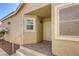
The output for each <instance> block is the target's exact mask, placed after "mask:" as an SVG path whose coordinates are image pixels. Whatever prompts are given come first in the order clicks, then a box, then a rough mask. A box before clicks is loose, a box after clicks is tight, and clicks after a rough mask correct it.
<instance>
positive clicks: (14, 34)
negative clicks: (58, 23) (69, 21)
mask: <svg viewBox="0 0 79 59" xmlns="http://www.w3.org/2000/svg"><path fill="white" fill-rule="evenodd" d="M46 5H47V4H30V3H29V4H27V5H23V7H22V8H21V9H20V10H19V13H17V15H15V16H13V17H10V18H8V19H7V20H5V21H4V22H3V23H4V24H5V25H6V26H7V22H8V21H11V23H12V24H11V26H10V27H11V28H10V30H11V32H10V33H9V34H8V35H9V36H8V37H7V38H8V39H7V38H6V39H5V40H7V41H9V42H13V43H17V44H26V43H29V42H30V43H36V42H37V40H36V37H35V36H36V34H37V33H35V32H31V33H29V32H27V33H25V32H24V30H23V21H24V20H23V16H24V14H25V13H29V12H30V11H34V10H36V9H38V8H41V7H44V6H46ZM56 5H59V4H52V20H51V21H52V23H51V24H52V31H51V32H52V33H51V34H52V36H51V37H52V54H55V55H79V51H78V49H79V42H78V41H69V40H56V39H55V28H54V25H55V23H54V21H55V19H54V15H55V14H54V7H55V6H56ZM39 25H40V24H39ZM40 27H41V25H40ZM23 35H24V36H23ZM26 36H28V37H26ZM38 37H40V36H38ZM38 41H39V40H38Z"/></svg>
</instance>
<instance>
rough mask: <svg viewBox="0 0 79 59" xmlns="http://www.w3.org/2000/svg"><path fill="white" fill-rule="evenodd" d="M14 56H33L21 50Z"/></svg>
mask: <svg viewBox="0 0 79 59" xmlns="http://www.w3.org/2000/svg"><path fill="white" fill-rule="evenodd" d="M15 55H18V56H33V55H32V54H30V53H28V52H26V51H24V50H23V49H19V50H17V51H16V54H15Z"/></svg>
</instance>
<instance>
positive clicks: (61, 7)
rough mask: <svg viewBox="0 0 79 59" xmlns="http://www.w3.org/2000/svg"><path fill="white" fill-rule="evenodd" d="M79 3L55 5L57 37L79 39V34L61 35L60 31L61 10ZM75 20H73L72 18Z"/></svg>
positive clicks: (60, 38)
mask: <svg viewBox="0 0 79 59" xmlns="http://www.w3.org/2000/svg"><path fill="white" fill-rule="evenodd" d="M74 5H78V4H61V5H58V6H55V7H54V9H55V13H54V14H55V18H54V19H55V39H59V40H71V41H79V36H70V35H60V33H59V31H60V30H59V10H60V9H63V8H67V7H70V6H74ZM72 21H73V20H72Z"/></svg>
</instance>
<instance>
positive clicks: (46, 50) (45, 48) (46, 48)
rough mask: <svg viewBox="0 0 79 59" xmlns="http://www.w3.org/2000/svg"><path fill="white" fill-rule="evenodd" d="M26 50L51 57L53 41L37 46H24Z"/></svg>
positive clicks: (43, 42) (37, 44)
mask: <svg viewBox="0 0 79 59" xmlns="http://www.w3.org/2000/svg"><path fill="white" fill-rule="evenodd" d="M23 46H24V47H25V48H28V49H32V50H34V51H37V52H39V53H42V54H45V55H48V56H51V55H52V54H51V41H46V40H44V41H42V42H40V43H36V44H24V45H23Z"/></svg>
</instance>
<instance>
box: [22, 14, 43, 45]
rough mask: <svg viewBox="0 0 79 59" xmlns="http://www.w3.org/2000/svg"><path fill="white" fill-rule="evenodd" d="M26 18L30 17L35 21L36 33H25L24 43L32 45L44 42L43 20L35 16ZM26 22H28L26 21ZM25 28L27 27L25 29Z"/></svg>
mask: <svg viewBox="0 0 79 59" xmlns="http://www.w3.org/2000/svg"><path fill="white" fill-rule="evenodd" d="M25 17H30V18H33V19H34V20H35V31H26V30H24V33H23V43H24V44H32V43H37V42H40V41H42V40H43V38H42V36H43V33H42V24H41V23H40V20H41V18H40V17H38V16H35V15H25ZM24 21H26V20H25V19H24ZM24 28H25V27H24Z"/></svg>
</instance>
